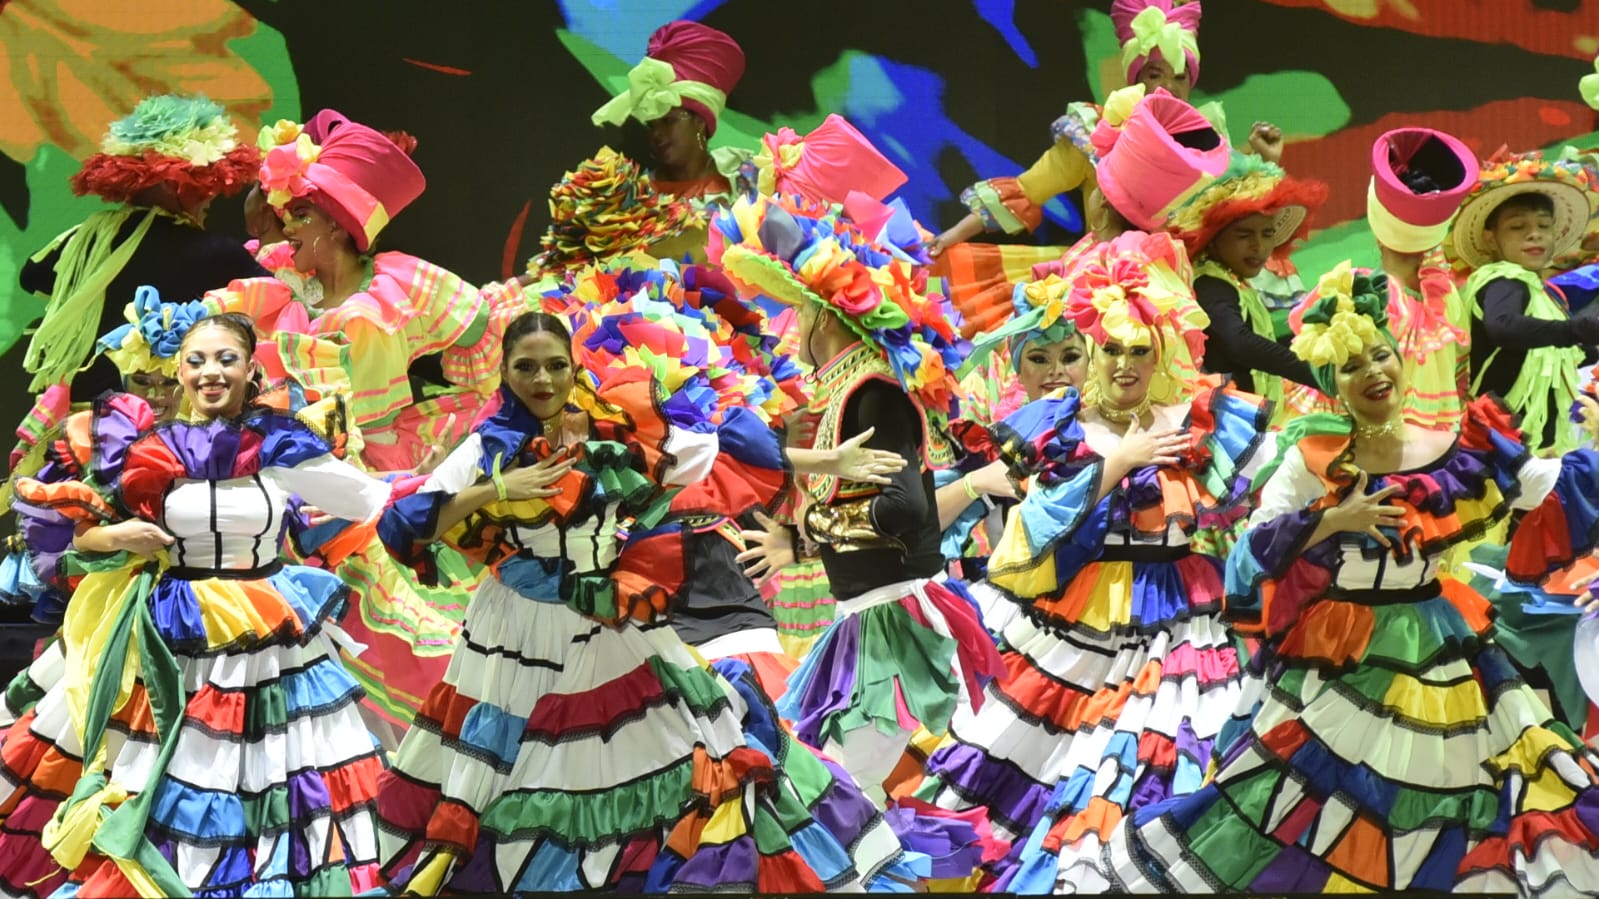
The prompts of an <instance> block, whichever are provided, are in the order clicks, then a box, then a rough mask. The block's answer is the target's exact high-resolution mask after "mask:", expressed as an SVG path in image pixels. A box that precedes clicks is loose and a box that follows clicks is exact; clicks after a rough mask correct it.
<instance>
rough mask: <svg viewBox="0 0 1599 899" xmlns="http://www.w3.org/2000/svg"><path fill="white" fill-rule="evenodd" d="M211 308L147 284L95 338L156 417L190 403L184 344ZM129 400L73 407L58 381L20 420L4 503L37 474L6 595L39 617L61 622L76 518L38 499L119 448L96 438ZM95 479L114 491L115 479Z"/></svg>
mask: <svg viewBox="0 0 1599 899" xmlns="http://www.w3.org/2000/svg"><path fill="white" fill-rule="evenodd" d="M205 314H206V312H205V306H204V305H202V304H200V303H197V302H193V301H190V302H187V303H167V302H163V301H162V300H161V297H160V295H159V294H158V293H157V292H156V290H155V288H153V287H150V286H148V285H146V286H144V287H140V288H139V289H138V291H137V292H136V293H135V294H134V300H133V302H132V303H129V304H128V307H127V309H126V310H124V315H125V316H126V318H127V321H128V324H125V325H122V326H121V327H118V328H116V329H114V330H112V331H110V332H108V333H107V334H106V335H105V336H103V337H101V338H100V340H99V342H98V343H96V344H95V348H96V350H97V351H98V353H100V354H104V355H105V356H106V358H108V359H110V360H111V363H112V364H113V365H115V366H116V369H117V371H119V372H120V373H121V375H122V388H123V390H124V391H125V392H126V393H127V394H131V395H133V396H136V397H138V398H139V399H142V400H143V401H144V404H145V405H147V406H148V407H149V409H150V415H151V417H152V418H153V419H154V420H155V423H156V424H161V423H163V422H168V421H171V420H172V419H174V418H176V417H177V415H178V412H179V410H180V409H181V408H182V407H183V385H182V384H181V383H180V382H179V381H178V378H177V374H178V348H179V347H180V346H181V345H182V343H183V337H184V335H186V334H187V333H188V332H189V328H190V326H192V325H193V324H194V323H195V322H197V321H199V320H200V319H202V318H204V317H205ZM127 402H128V400H127V399H126V398H123V399H120V400H115V399H106V400H105V401H103V402H102V401H100V400H97V401H96V402H95V403H94V404H93V405H92V406H91V407H90V408H87V409H82V410H80V411H77V412H74V411H73V404H72V402H71V397H70V394H69V390H68V388H67V386H66V385H57V386H55V387H51V388H50V389H48V390H46V391H45V392H44V393H43V394H41V395H40V396H39V398H38V400H37V401H36V402H35V403H34V404H33V408H32V409H30V410H29V411H28V415H27V417H26V418H25V419H23V422H22V424H21V426H19V427H18V428H17V436H18V437H20V438H21V440H20V441H19V442H18V444H17V446H16V448H15V449H13V450H12V451H11V476H10V480H9V481H8V483H7V485H6V488H5V491H6V492H5V499H4V505H5V506H6V507H11V501H12V498H13V497H15V496H16V494H15V492H14V488H15V485H16V483H17V482H18V481H19V480H21V479H22V478H29V479H31V481H30V484H29V487H30V492H29V493H28V494H27V495H24V496H21V497H18V499H19V500H20V502H19V504H18V505H17V506H16V507H15V511H16V512H17V513H18V518H19V529H18V533H17V534H16V536H14V537H12V538H11V539H10V540H9V541H8V547H7V548H8V550H9V554H8V555H7V556H6V558H5V561H4V562H0V597H4V598H5V600H6V601H7V602H20V603H28V604H31V605H33V606H34V608H33V618H34V620H35V621H39V622H42V623H45V624H49V625H52V626H59V625H60V624H61V614H62V612H63V611H64V610H65V607H66V600H67V597H68V596H70V595H71V593H72V590H71V588H70V587H69V586H68V585H67V581H66V578H65V576H64V572H63V571H62V570H61V561H62V554H63V553H65V552H66V551H67V550H68V549H70V548H71V546H72V538H73V536H74V533H73V532H74V527H73V524H74V523H73V521H72V520H71V519H70V518H68V517H67V516H65V515H62V514H61V513H59V512H55V511H52V510H50V509H47V508H44V507H43V506H41V505H39V504H38V503H37V502H35V500H44V501H45V502H46V504H48V498H49V497H50V496H51V495H52V494H53V493H54V492H55V491H58V490H77V489H79V488H76V487H70V488H69V487H51V486H48V485H52V484H57V483H61V482H68V481H78V480H86V479H92V478H95V476H96V475H98V474H99V472H100V470H101V467H102V466H101V465H100V464H97V463H94V462H91V459H92V458H93V457H94V455H95V454H96V453H100V454H104V453H107V452H110V453H112V454H113V455H114V454H115V453H116V452H117V450H115V449H113V448H112V447H111V446H110V445H96V444H95V442H94V439H93V438H94V435H96V434H98V433H100V432H101V430H102V429H109V430H110V432H112V433H114V432H115V431H116V429H117V426H116V425H114V424H109V423H106V424H101V423H100V422H101V420H102V419H108V417H109V418H116V417H118V416H125V415H126V414H127V412H126V409H127ZM91 483H93V484H94V486H95V487H96V488H98V489H99V490H100V491H101V492H102V493H103V494H106V495H109V491H110V489H111V487H112V485H111V484H109V483H105V482H101V481H95V480H91Z"/></svg>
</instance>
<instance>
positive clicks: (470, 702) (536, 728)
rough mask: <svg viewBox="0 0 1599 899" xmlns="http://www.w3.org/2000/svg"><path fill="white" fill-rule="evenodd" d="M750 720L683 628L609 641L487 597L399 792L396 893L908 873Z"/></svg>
mask: <svg viewBox="0 0 1599 899" xmlns="http://www.w3.org/2000/svg"><path fill="white" fill-rule="evenodd" d="M744 717H745V703H744V700H743V699H742V697H741V696H740V694H739V693H738V692H736V691H735V690H733V689H732V688H731V687H730V686H729V685H728V684H727V682H726V681H725V680H723V679H721V678H719V677H717V676H716V675H715V674H713V673H712V672H711V671H710V670H709V669H708V668H707V667H706V666H705V664H704V662H703V661H701V660H700V658H699V657H698V656H697V655H695V654H694V653H693V652H692V651H691V650H690V649H689V648H688V647H687V646H686V645H685V644H684V643H683V642H682V640H681V639H679V638H678V636H677V635H676V633H675V632H674V631H673V630H672V629H671V628H670V627H669V626H666V625H664V624H663V625H651V626H639V625H635V624H632V623H628V624H624V625H623V626H621V627H615V628H613V627H609V626H606V625H604V624H600V623H598V622H596V621H594V620H593V619H590V618H587V617H585V616H583V615H581V614H579V613H578V612H576V611H574V610H572V609H570V608H568V607H567V606H565V605H563V604H560V603H558V602H546V601H538V600H535V599H531V598H528V597H525V596H523V595H521V594H520V593H518V592H516V591H515V590H513V589H511V588H510V587H507V586H506V585H504V584H503V583H501V582H500V581H498V580H495V579H490V580H487V581H485V582H484V583H483V585H482V586H481V587H480V588H479V589H478V592H477V594H476V595H475V596H474V597H473V599H472V602H471V605H470V608H469V610H468V613H467V620H466V624H465V626H464V627H463V629H462V632H461V635H460V637H459V639H458V642H457V645H456V650H455V655H454V656H453V658H452V659H451V661H450V667H449V670H448V671H447V672H446V674H445V678H444V682H443V683H441V684H440V685H438V687H436V688H435V689H434V690H433V692H432V693H431V694H430V695H429V696H428V699H427V701H426V702H425V703H424V704H423V707H422V710H421V712H419V713H418V715H417V718H416V720H415V722H414V723H413V725H412V727H411V730H410V732H409V733H407V734H406V736H405V739H404V740H403V741H402V742H401V744H400V748H399V751H398V752H397V754H396V757H395V761H394V768H393V770H391V771H389V772H386V773H385V775H384V779H383V783H382V788H381V791H380V795H379V814H380V818H381V828H382V830H381V834H380V839H381V845H382V856H383V859H384V869H383V870H384V876H385V878H386V879H387V880H388V881H389V883H390V884H391V886H392V887H394V888H404V889H406V890H408V891H412V892H423V893H431V892H438V891H440V890H452V891H464V892H482V891H487V892H501V893H503V892H510V891H518V890H561V891H576V890H599V889H616V888H620V889H634V890H636V889H643V890H646V891H650V892H663V891H669V890H687V891H703V890H724V891H744V892H749V891H761V892H767V891H796V892H804V891H819V890H823V889H837V888H846V887H849V886H852V885H857V884H861V883H863V882H865V881H867V880H870V879H871V878H873V877H875V876H877V875H878V874H879V873H881V872H882V869H884V868H886V867H887V866H888V865H890V864H891V863H892V862H893V861H894V857H893V856H894V853H893V852H890V851H886V850H885V847H886V845H887V844H886V842H885V838H884V837H883V836H881V835H872V836H870V837H868V835H867V832H868V830H871V828H870V827H869V824H870V821H869V820H868V816H867V809H868V808H870V803H866V805H865V806H864V807H863V806H861V805H860V803H859V802H850V800H849V797H847V796H843V795H842V794H841V793H839V792H838V791H836V790H833V789H831V787H832V784H831V782H830V781H828V780H827V779H826V778H824V777H822V776H821V774H819V773H818V772H815V771H810V772H808V773H806V774H804V775H802V777H801V780H802V781H803V782H804V783H803V785H801V784H800V783H797V782H796V781H795V780H793V779H790V778H788V777H785V776H784V774H783V772H782V771H781V770H780V769H779V767H778V766H776V765H775V764H774V759H773V758H772V756H770V755H769V754H768V753H767V752H766V751H763V750H762V749H759V748H756V747H755V746H752V745H750V743H749V742H747V741H746V739H745V734H744V727H745V724H744ZM772 739H773V742H778V741H777V740H776V738H775V737H774V738H772ZM779 745H781V744H780V743H779ZM858 795H859V794H858V793H857V794H856V796H857V797H858ZM835 800H836V801H835ZM861 801H862V802H864V800H861ZM841 805H848V806H849V807H850V808H851V810H850V811H849V812H848V813H847V814H843V815H841V816H840V817H838V819H837V820H831V819H832V818H833V817H834V816H833V814H832V812H831V811H830V810H832V809H835V808H838V807H840V806H841ZM874 811H875V810H874ZM851 822H854V823H851ZM873 833H874V834H881V833H883V831H881V830H880V829H878V830H876V831H873ZM895 849H897V846H896V847H895Z"/></svg>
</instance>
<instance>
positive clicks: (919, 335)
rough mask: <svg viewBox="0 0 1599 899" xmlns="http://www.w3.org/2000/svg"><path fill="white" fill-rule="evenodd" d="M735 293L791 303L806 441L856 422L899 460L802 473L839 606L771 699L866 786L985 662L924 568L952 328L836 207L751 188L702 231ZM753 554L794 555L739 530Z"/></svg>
mask: <svg viewBox="0 0 1599 899" xmlns="http://www.w3.org/2000/svg"><path fill="white" fill-rule="evenodd" d="M711 256H712V259H713V261H719V264H720V265H722V266H723V268H724V270H725V271H726V273H727V275H728V276H729V278H731V279H732V280H733V282H734V283H735V285H737V286H738V288H739V290H740V291H741V292H743V293H744V294H746V295H750V296H755V295H764V296H767V297H770V298H772V299H775V300H777V301H779V302H782V303H785V304H787V305H793V306H797V307H798V316H799V346H800V352H801V357H802V360H803V361H805V362H806V363H808V364H810V365H812V366H814V367H815V371H816V374H815V379H816V401H815V405H816V407H818V409H819V411H820V412H821V418H820V420H819V423H818V424H817V426H816V429H815V442H814V448H815V449H818V450H826V449H829V448H831V447H834V446H838V445H840V444H842V443H844V442H845V441H847V440H849V439H850V438H852V437H855V436H857V435H859V434H861V433H863V432H864V431H866V430H867V429H868V428H872V429H874V430H875V433H874V435H873V437H872V439H870V440H868V441H867V442H866V445H867V446H869V447H873V448H876V449H885V450H891V451H893V452H895V453H897V454H899V455H900V456H902V457H903V458H904V459H905V460H906V462H907V463H909V464H907V466H906V468H905V469H903V470H902V471H900V472H898V473H896V474H894V475H892V476H891V483H889V484H887V485H883V486H877V485H873V484H864V483H860V482H854V481H845V480H843V479H840V478H836V477H831V476H812V477H810V478H808V479H807V481H806V484H805V487H804V490H805V494H806V498H807V499H806V501H807V507H806V510H805V515H804V517H803V519H802V520H801V521H800V522H798V527H799V528H800V529H801V530H802V531H803V534H804V536H806V537H808V538H809V539H812V540H814V541H815V542H816V543H818V544H819V545H820V546H821V554H822V561H823V563H824V564H825V566H826V569H827V578H828V581H829V582H830V584H831V585H832V588H833V591H834V595H835V596H836V597H837V598H838V618H837V619H836V620H835V621H834V622H833V624H832V625H830V626H829V628H828V630H827V631H826V632H825V633H824V635H823V636H822V638H821V640H820V641H818V643H817V645H816V646H815V647H813V648H812V650H811V652H810V654H809V655H808V656H807V657H806V659H805V661H804V662H803V663H802V665H801V667H800V669H799V670H798V671H796V672H795V674H794V677H793V678H791V679H790V681H789V690H788V692H787V693H786V694H785V695H784V697H783V701H782V702H781V703H780V704H779V706H778V708H779V710H780V711H781V712H782V713H783V714H784V716H785V717H787V718H789V719H790V720H792V721H794V722H795V733H796V735H797V736H798V737H799V738H800V740H801V741H802V742H804V743H806V744H807V745H810V746H813V747H816V748H818V749H821V750H822V751H824V752H825V753H826V754H827V755H828V756H829V757H831V758H833V759H835V760H837V761H838V762H839V763H840V764H841V765H843V767H844V768H845V769H846V770H847V771H849V773H850V774H851V776H853V777H854V778H855V780H856V781H857V782H859V783H860V784H861V787H862V788H863V789H865V790H866V791H867V793H868V795H871V796H873V797H874V798H878V797H880V796H881V795H882V786H881V784H882V781H883V778H884V777H885V776H886V775H887V774H888V773H889V771H890V770H892V768H893V767H894V765H895V763H896V762H897V761H898V758H899V753H900V750H902V749H903V748H904V745H905V741H906V738H907V737H908V736H909V735H910V733H911V732H913V731H914V730H915V729H916V728H917V726H918V725H920V726H925V727H926V728H927V729H928V730H930V731H932V732H933V733H935V734H936V733H942V732H943V731H944V729H945V727H946V726H947V724H948V721H949V716H950V714H951V713H952V712H953V710H954V706H955V704H956V702H957V701H958V700H960V699H968V700H975V699H976V698H977V697H976V694H977V692H978V689H979V685H980V684H981V682H982V680H983V679H985V678H987V677H990V676H992V675H993V674H994V673H996V672H997V666H998V658H997V656H996V654H995V652H994V648H993V644H992V642H991V641H990V640H989V639H988V636H987V634H986V633H984V631H983V630H982V626H981V623H980V622H979V621H978V619H977V615H976V612H975V610H974V608H973V607H972V606H971V605H970V604H969V603H968V602H967V601H966V600H964V599H963V598H962V597H960V596H958V595H957V594H955V593H954V592H952V591H951V590H950V589H949V587H947V586H946V585H944V584H942V583H939V582H937V581H935V580H932V578H933V577H934V576H935V575H937V574H938V573H939V569H940V568H942V567H943V555H942V553H941V551H940V548H939V529H938V521H937V510H936V505H935V502H934V499H933V485H932V469H933V468H934V467H937V466H941V465H946V464H948V463H949V461H951V457H950V450H949V446H948V444H947V442H946V441H945V439H944V437H943V435H942V434H941V429H942V426H943V422H944V421H945V420H946V417H947V415H948V411H949V409H950V406H951V404H952V402H953V400H954V398H955V395H954V388H955V382H954V377H953V375H952V374H951V369H952V367H953V366H954V365H955V364H958V362H959V357H958V356H957V355H955V352H954V345H953V340H952V338H953V334H951V333H950V332H949V330H948V325H947V323H945V321H944V320H943V317H942V315H941V313H940V310H939V308H938V306H937V304H936V303H935V302H933V301H931V300H929V299H927V298H925V297H924V296H923V295H922V294H921V293H920V291H921V289H922V284H923V281H922V277H923V276H922V275H921V274H919V273H918V272H917V271H915V270H914V269H913V267H912V266H911V265H910V264H908V263H907V262H905V261H903V260H901V259H899V258H897V257H896V256H894V255H893V254H891V253H890V252H889V251H888V250H887V249H885V248H883V247H881V246H878V245H875V244H872V243H870V242H868V241H867V240H866V239H865V238H864V237H863V236H861V235H860V233H859V232H858V231H855V230H854V229H853V227H852V226H851V225H850V224H849V223H848V221H847V220H846V219H844V218H843V217H842V210H841V209H839V207H836V206H819V205H815V204H807V203H804V202H801V201H789V200H783V199H774V198H766V197H759V198H757V199H755V200H750V199H747V198H746V199H740V200H739V201H738V202H737V203H735V204H734V206H733V208H732V210H730V211H729V212H728V213H726V214H723V215H720V216H718V217H717V220H716V222H715V230H714V231H713V239H712V245H711ZM746 536H747V537H748V538H749V539H750V540H751V542H752V543H756V544H759V546H758V549H757V550H756V551H754V552H752V554H751V558H756V557H759V558H766V559H774V558H776V559H782V560H783V561H787V560H788V559H790V558H792V547H793V545H794V542H795V536H796V535H794V534H791V533H790V532H788V531H787V530H777V531H769V532H765V533H761V534H751V535H746Z"/></svg>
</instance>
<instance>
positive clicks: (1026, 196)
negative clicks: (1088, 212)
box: [961, 140, 1094, 234]
mask: <svg viewBox="0 0 1599 899" xmlns="http://www.w3.org/2000/svg"><path fill="white" fill-rule="evenodd" d="M1093 176H1094V167H1093V165H1091V164H1090V163H1089V161H1088V157H1087V156H1084V155H1083V152H1082V151H1081V150H1079V149H1078V148H1077V147H1076V146H1074V145H1073V144H1072V143H1071V142H1070V141H1067V140H1057V141H1055V143H1054V144H1053V145H1052V146H1050V148H1049V149H1048V150H1046V151H1044V154H1043V155H1042V156H1040V157H1038V160H1037V161H1035V162H1034V163H1033V165H1032V167H1031V168H1029V169H1028V170H1027V171H1025V172H1023V173H1021V174H1020V175H1017V176H1015V177H1013V178H990V179H988V180H986V181H979V182H977V183H976V184H973V185H972V186H971V187H968V188H966V189H965V190H963V191H961V202H962V203H965V204H966V208H967V209H969V210H971V211H972V213H973V214H975V215H976V216H977V217H978V218H980V219H982V220H983V228H984V229H985V230H987V231H1004V232H1005V233H1007V234H1019V233H1021V232H1023V231H1033V230H1036V229H1037V228H1038V226H1039V224H1040V223H1042V222H1043V220H1044V204H1045V203H1048V202H1049V201H1050V200H1051V199H1053V198H1054V197H1057V196H1059V195H1060V194H1063V193H1066V192H1067V191H1069V190H1074V189H1076V188H1078V187H1081V186H1082V185H1083V183H1084V182H1085V181H1088V180H1089V179H1091V178H1092V177H1093Z"/></svg>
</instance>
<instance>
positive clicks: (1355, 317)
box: [1290, 259, 1394, 396]
mask: <svg viewBox="0 0 1599 899" xmlns="http://www.w3.org/2000/svg"><path fill="white" fill-rule="evenodd" d="M1293 319H1294V320H1295V321H1297V322H1299V329H1298V330H1299V333H1298V334H1296V335H1295V336H1294V342H1293V343H1292V344H1291V345H1290V348H1291V349H1292V350H1293V352H1294V355H1296V356H1298V357H1299V358H1300V359H1303V360H1304V361H1305V363H1306V364H1308V365H1309V366H1310V369H1311V374H1313V375H1315V377H1316V385H1317V386H1318V387H1320V388H1321V392H1322V393H1325V394H1327V395H1328V396H1337V395H1338V388H1337V385H1336V383H1335V378H1336V376H1337V373H1338V368H1339V366H1341V365H1343V364H1344V363H1345V362H1347V361H1349V357H1351V356H1353V355H1355V354H1356V353H1360V352H1363V351H1365V350H1366V348H1368V347H1371V346H1375V345H1377V344H1379V343H1387V344H1388V345H1389V346H1393V345H1394V337H1393V335H1392V334H1390V333H1389V332H1388V279H1387V278H1385V277H1384V276H1383V275H1381V274H1377V275H1369V274H1363V273H1357V272H1356V271H1355V270H1354V266H1353V265H1351V264H1350V262H1349V260H1347V259H1346V260H1344V261H1343V262H1340V263H1338V265H1337V266H1336V267H1335V268H1333V270H1332V271H1330V272H1328V273H1327V274H1325V275H1322V276H1321V280H1320V281H1318V282H1317V283H1316V289H1315V290H1313V291H1311V292H1310V293H1309V294H1308V295H1307V296H1306V297H1305V299H1304V300H1303V301H1302V302H1301V304H1300V307H1299V309H1296V310H1295V311H1294V314H1293Z"/></svg>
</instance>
